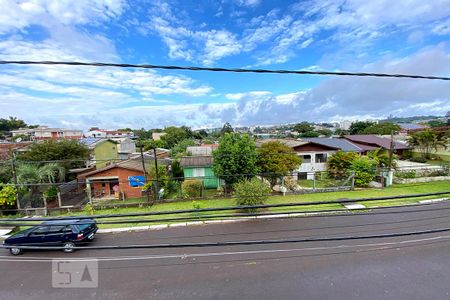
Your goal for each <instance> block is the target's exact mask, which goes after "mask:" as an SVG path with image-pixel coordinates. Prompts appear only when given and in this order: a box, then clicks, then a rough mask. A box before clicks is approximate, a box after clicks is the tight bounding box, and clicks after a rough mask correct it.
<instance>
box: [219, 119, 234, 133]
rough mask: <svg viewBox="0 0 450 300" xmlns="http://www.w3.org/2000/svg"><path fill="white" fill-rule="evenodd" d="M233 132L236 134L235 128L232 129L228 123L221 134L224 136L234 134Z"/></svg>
mask: <svg viewBox="0 0 450 300" xmlns="http://www.w3.org/2000/svg"><path fill="white" fill-rule="evenodd" d="M233 132H234V130H233V127H232V126H231V124H230V123H228V122H226V123H225V124H224V125H223V127H222V129H221V130H220V133H221V134H222V135H225V133H233Z"/></svg>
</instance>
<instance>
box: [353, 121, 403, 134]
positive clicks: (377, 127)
mask: <svg viewBox="0 0 450 300" xmlns="http://www.w3.org/2000/svg"><path fill="white" fill-rule="evenodd" d="M400 129H401V128H400V126H399V125H397V124H394V123H391V122H383V123H378V124H373V125H370V126H369V127H367V128H366V129H364V130H363V131H362V132H361V133H362V134H380V135H388V134H391V133H394V134H397V133H398V132H399V131H400Z"/></svg>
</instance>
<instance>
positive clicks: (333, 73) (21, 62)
mask: <svg viewBox="0 0 450 300" xmlns="http://www.w3.org/2000/svg"><path fill="white" fill-rule="evenodd" d="M0 64H1V65H66V66H89V67H116V68H139V69H164V70H187V71H210V72H233V73H269V74H295V75H325V76H327V75H328V76H357V77H387V78H410V79H430V80H450V77H445V76H428V75H415V74H389V73H367V72H341V71H309V70H271V69H243V68H212V67H194V66H170V65H149V64H120V63H104V62H79V61H25V60H2V61H0Z"/></svg>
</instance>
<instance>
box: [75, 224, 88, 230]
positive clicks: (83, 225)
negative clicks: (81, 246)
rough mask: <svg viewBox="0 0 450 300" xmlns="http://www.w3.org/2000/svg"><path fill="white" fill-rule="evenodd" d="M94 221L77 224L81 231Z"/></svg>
mask: <svg viewBox="0 0 450 300" xmlns="http://www.w3.org/2000/svg"><path fill="white" fill-rule="evenodd" d="M91 225H92V223H88V224H77V227H78V229H79V230H80V231H82V230H85V229H87V228H89V226H91Z"/></svg>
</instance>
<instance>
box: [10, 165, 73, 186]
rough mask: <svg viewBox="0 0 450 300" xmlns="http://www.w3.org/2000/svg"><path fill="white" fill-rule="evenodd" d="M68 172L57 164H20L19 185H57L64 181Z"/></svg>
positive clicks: (18, 169)
mask: <svg viewBox="0 0 450 300" xmlns="http://www.w3.org/2000/svg"><path fill="white" fill-rule="evenodd" d="M65 175H66V170H65V169H64V167H63V166H61V165H60V164H57V163H46V164H42V165H39V164H36V163H20V164H19V165H18V166H17V182H18V183H19V184H38V183H57V182H62V181H64V178H65Z"/></svg>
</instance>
